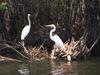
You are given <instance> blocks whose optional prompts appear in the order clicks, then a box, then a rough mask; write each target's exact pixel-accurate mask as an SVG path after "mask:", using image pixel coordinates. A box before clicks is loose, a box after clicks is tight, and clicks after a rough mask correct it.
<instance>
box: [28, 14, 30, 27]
mask: <svg viewBox="0 0 100 75" xmlns="http://www.w3.org/2000/svg"><path fill="white" fill-rule="evenodd" d="M28 22H29V26H31V21H30V16H28Z"/></svg>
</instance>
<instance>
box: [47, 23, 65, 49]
mask: <svg viewBox="0 0 100 75" xmlns="http://www.w3.org/2000/svg"><path fill="white" fill-rule="evenodd" d="M46 27H53V29H52V30H51V31H50V39H51V40H52V41H54V42H55V47H56V48H59V49H61V50H62V49H65V47H64V44H63V41H62V40H61V39H60V37H59V36H58V35H53V32H54V31H55V30H56V27H55V25H54V24H50V25H46Z"/></svg>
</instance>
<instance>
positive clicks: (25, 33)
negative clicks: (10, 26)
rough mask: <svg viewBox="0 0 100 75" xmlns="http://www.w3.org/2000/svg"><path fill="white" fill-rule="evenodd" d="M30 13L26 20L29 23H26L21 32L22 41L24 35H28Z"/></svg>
mask: <svg viewBox="0 0 100 75" xmlns="http://www.w3.org/2000/svg"><path fill="white" fill-rule="evenodd" d="M29 17H30V14H28V21H29V25H26V26H25V27H24V28H23V30H22V33H21V40H22V41H23V40H24V39H25V37H26V36H27V35H28V33H29V32H30V28H31V22H30V18H29Z"/></svg>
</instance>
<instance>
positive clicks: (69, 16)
mask: <svg viewBox="0 0 100 75" xmlns="http://www.w3.org/2000/svg"><path fill="white" fill-rule="evenodd" d="M2 2H4V3H6V5H5V6H6V7H7V9H6V10H5V11H2V10H1V11H0V40H8V41H11V42H14V43H17V42H20V41H21V40H20V36H21V31H22V29H23V27H24V26H25V25H27V24H28V20H27V14H28V13H30V14H31V24H32V28H31V32H30V33H29V35H28V36H27V38H26V40H25V42H26V45H28V46H33V47H34V46H39V45H41V44H42V43H43V41H44V40H46V42H45V46H47V47H49V46H50V45H51V46H50V47H52V44H51V43H52V42H51V41H50V39H49V30H50V29H47V28H45V25H47V24H52V23H53V24H55V25H56V27H57V30H56V32H55V33H56V34H58V35H59V36H60V37H61V38H62V40H63V41H64V42H66V41H67V40H68V39H71V37H74V38H75V40H78V39H79V38H80V37H81V36H82V35H83V33H84V31H86V32H88V33H89V34H88V36H87V46H88V47H90V46H91V45H92V44H93V42H94V41H95V40H96V38H97V37H98V36H99V35H100V21H99V20H100V1H99V0H0V4H1V3H2ZM99 44H100V41H99V42H98V43H97V44H96V46H95V48H94V49H93V51H94V50H95V51H97V53H98V52H99V53H100V50H99V49H100V45H99ZM93 53H94V52H93Z"/></svg>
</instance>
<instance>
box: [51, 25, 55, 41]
mask: <svg viewBox="0 0 100 75" xmlns="http://www.w3.org/2000/svg"><path fill="white" fill-rule="evenodd" d="M55 30H56V27H55V26H54V28H53V29H52V30H51V31H50V38H51V40H52V38H53V32H54V31H55Z"/></svg>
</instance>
